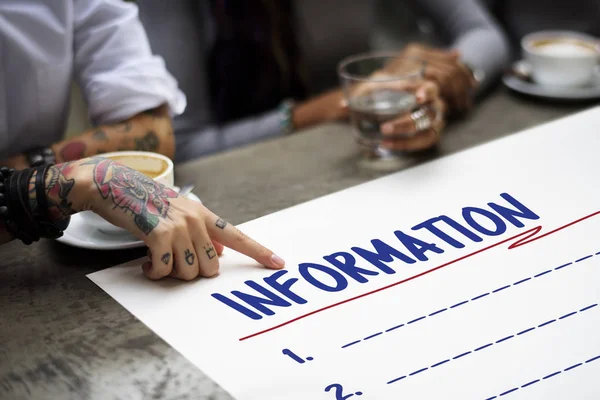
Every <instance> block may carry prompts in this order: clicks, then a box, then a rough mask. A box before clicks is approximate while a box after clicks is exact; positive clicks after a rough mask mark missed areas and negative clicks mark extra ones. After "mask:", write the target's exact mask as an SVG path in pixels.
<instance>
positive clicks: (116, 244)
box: [56, 187, 200, 250]
mask: <svg viewBox="0 0 600 400" xmlns="http://www.w3.org/2000/svg"><path fill="white" fill-rule="evenodd" d="M174 189H175V190H176V191H179V188H177V187H175V188H174ZM187 198H188V199H190V200H195V201H197V202H200V198H198V196H196V195H195V194H193V193H189V194H188V195H187ZM56 241H58V242H60V243H64V244H66V245H69V246H74V247H80V248H83V249H90V250H125V249H134V248H138V247H143V246H145V244H144V242H143V241H141V240H139V239H137V238H136V237H135V236H133V235H132V234H130V233H129V232H123V233H122V234H116V235H114V234H113V235H109V234H106V233H104V232H101V231H99V230H98V229H96V228H93V227H91V226H90V225H89V224H87V223H86V222H84V221H83V218H81V216H79V214H75V215H73V216H72V217H71V223H70V224H69V227H68V228H67V230H66V231H65V232H64V235H63V236H62V237H60V238H58V239H56Z"/></svg>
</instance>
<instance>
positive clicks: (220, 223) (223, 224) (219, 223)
mask: <svg viewBox="0 0 600 400" xmlns="http://www.w3.org/2000/svg"><path fill="white" fill-rule="evenodd" d="M215 225H217V228H220V229H225V227H226V226H227V221H225V220H224V219H221V218H219V219H217V222H216V223H215Z"/></svg>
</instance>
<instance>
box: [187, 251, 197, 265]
mask: <svg viewBox="0 0 600 400" xmlns="http://www.w3.org/2000/svg"><path fill="white" fill-rule="evenodd" d="M184 255H185V262H186V263H188V265H192V264H194V258H195V256H194V253H192V252H191V251H190V249H186V250H185V253H184Z"/></svg>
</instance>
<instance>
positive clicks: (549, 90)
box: [502, 60, 600, 100]
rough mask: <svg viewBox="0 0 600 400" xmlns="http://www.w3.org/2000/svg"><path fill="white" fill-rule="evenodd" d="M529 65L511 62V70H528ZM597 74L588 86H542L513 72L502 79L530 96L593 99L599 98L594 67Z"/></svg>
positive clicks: (599, 88)
mask: <svg viewBox="0 0 600 400" xmlns="http://www.w3.org/2000/svg"><path fill="white" fill-rule="evenodd" d="M528 69H529V65H528V64H527V63H526V62H525V61H523V60H521V61H517V62H516V63H514V64H513V70H528ZM596 72H597V74H596V75H597V76H596V79H594V82H593V83H592V84H591V85H589V86H582V87H561V86H555V87H553V86H542V85H539V84H536V83H535V82H527V81H525V80H523V79H521V78H519V77H517V76H516V75H515V74H513V73H506V74H504V76H503V78H502V81H503V82H504V84H505V85H506V86H508V87H509V88H510V89H512V90H514V91H515V92H519V93H523V94H527V95H530V96H536V97H542V98H545V99H555V100H593V99H597V98H600V73H598V70H597V69H596Z"/></svg>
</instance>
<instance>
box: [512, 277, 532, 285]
mask: <svg viewBox="0 0 600 400" xmlns="http://www.w3.org/2000/svg"><path fill="white" fill-rule="evenodd" d="M529 280H531V278H525V279H521V280H520V281H519V282H515V283H513V286H517V285H520V284H521V283H523V282H527V281H529Z"/></svg>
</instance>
